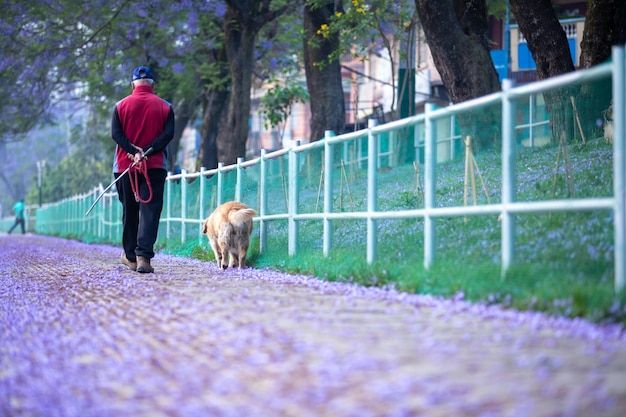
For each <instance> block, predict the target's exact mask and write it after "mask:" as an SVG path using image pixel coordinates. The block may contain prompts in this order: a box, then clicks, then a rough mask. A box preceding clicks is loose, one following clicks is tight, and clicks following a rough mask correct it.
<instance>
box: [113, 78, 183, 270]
mask: <svg viewBox="0 0 626 417" xmlns="http://www.w3.org/2000/svg"><path fill="white" fill-rule="evenodd" d="M154 82H155V81H154V77H153V75H152V71H151V70H150V68H148V67H138V68H136V69H135V71H134V72H133V75H132V81H131V86H132V89H133V91H132V93H131V94H130V95H129V96H127V97H125V98H123V99H122V100H120V101H119V102H118V103H117V104H116V105H115V110H114V111H113V120H112V122H111V134H112V137H113V140H114V141H115V143H116V144H117V146H116V150H115V161H114V164H113V174H114V176H115V178H117V177H118V176H119V175H120V174H121V173H122V172H124V171H125V170H126V169H127V168H128V167H130V166H131V165H132V164H135V166H134V167H133V168H131V169H130V171H129V173H128V175H125V176H124V177H123V178H122V179H120V181H119V182H118V183H117V192H118V197H119V200H120V201H121V202H122V206H123V214H122V225H123V231H122V246H123V248H124V250H123V252H122V255H121V259H122V263H123V264H124V265H126V266H127V267H129V268H130V269H132V270H133V271H137V272H144V273H146V272H154V268H153V267H152V266H151V265H150V260H151V259H152V258H153V257H154V244H155V242H156V239H157V234H158V229H159V221H160V219H161V210H162V208H163V192H164V189H165V178H166V177H167V168H166V166H167V145H168V143H169V142H170V141H171V140H172V138H173V137H174V110H173V108H172V105H171V104H170V103H169V102H167V101H166V100H164V99H162V98H160V97H159V96H157V95H156V94H155V93H154Z"/></svg>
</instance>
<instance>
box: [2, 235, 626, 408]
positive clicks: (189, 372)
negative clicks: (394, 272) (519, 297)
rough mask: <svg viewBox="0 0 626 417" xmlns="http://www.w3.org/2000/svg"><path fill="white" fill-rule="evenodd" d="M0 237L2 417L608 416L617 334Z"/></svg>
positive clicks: (57, 242)
mask: <svg viewBox="0 0 626 417" xmlns="http://www.w3.org/2000/svg"><path fill="white" fill-rule="evenodd" d="M120 253H121V250H120V249H119V248H115V247H111V246H106V245H87V244H82V243H79V242H74V241H67V240H62V239H57V238H51V237H43V236H34V235H26V236H14V235H11V236H7V235H3V236H0V328H1V329H2V331H1V332H0V414H2V415H27V416H31V415H34V416H39V415H46V416H119V415H133V416H195V415H198V416H209V415H210V416H322V415H326V416H360V417H362V416H487V415H489V416H533V417H536V416H590V415H593V416H623V415H626V384H624V382H623V378H624V375H626V338H625V336H624V335H623V333H621V330H620V329H619V328H616V327H603V326H597V325H593V324H590V323H587V322H584V321H580V320H566V319H559V318H550V317H547V316H544V315H541V314H536V313H519V312H515V311H504V310H501V309H499V308H497V307H487V306H484V305H478V304H469V303H466V302H464V301H454V300H441V299H437V298H432V297H426V296H416V295H408V294H402V293H398V292H396V291H393V290H381V289H366V288H361V287H357V286H353V285H347V284H338V283H329V282H324V281H320V280H317V279H314V278H311V277H306V276H294V275H287V274H282V273H277V272H275V271H269V270H255V269H246V270H243V271H238V270H227V271H221V270H218V269H217V267H216V266H215V265H214V264H213V263H206V262H200V261H196V260H190V259H184V258H176V257H171V256H165V255H157V257H156V258H155V259H154V260H153V265H154V267H155V269H156V273H155V274H138V273H135V272H132V271H130V270H128V269H125V268H124V267H123V266H122V265H121V263H120V262H119V255H120Z"/></svg>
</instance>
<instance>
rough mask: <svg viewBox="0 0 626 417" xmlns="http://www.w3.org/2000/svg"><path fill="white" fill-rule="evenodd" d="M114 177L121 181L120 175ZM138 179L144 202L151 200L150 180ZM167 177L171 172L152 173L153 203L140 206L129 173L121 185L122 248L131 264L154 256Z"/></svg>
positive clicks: (118, 189)
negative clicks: (138, 257)
mask: <svg viewBox="0 0 626 417" xmlns="http://www.w3.org/2000/svg"><path fill="white" fill-rule="evenodd" d="M114 175H115V178H117V177H118V176H119V175H120V174H114ZM138 177H139V196H140V197H141V199H142V200H147V199H148V197H149V190H148V184H147V182H146V178H144V176H143V175H142V174H141V173H140V174H138ZM166 177H167V171H165V170H164V169H149V170H148V178H149V180H150V184H151V185H152V200H151V201H150V202H149V203H140V202H138V201H137V200H136V199H135V195H134V194H133V190H132V188H131V185H130V176H129V175H128V174H126V175H125V176H124V178H122V179H121V180H120V181H119V182H118V183H117V194H118V197H119V199H120V201H121V202H122V206H123V207H124V211H123V215H122V225H123V232H122V246H123V247H124V252H125V253H126V257H127V258H128V259H129V260H130V261H133V262H134V261H135V260H136V259H137V256H143V257H145V258H153V257H154V243H155V242H156V239H157V236H158V232H159V221H160V219H161V210H162V209H163V192H164V189H165V178H166Z"/></svg>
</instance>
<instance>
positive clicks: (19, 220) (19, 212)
mask: <svg viewBox="0 0 626 417" xmlns="http://www.w3.org/2000/svg"><path fill="white" fill-rule="evenodd" d="M13 211H14V212H15V223H13V226H11V228H10V229H9V234H11V232H12V231H13V229H15V228H16V227H17V225H18V224H19V225H20V226H22V234H25V233H26V228H25V227H24V224H25V223H26V222H25V221H24V199H23V198H20V201H18V202H17V203H15V205H14V206H13Z"/></svg>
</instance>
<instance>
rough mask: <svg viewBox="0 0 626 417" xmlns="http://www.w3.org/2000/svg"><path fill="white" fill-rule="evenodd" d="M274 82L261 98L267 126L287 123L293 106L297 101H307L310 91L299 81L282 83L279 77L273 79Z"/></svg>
mask: <svg viewBox="0 0 626 417" xmlns="http://www.w3.org/2000/svg"><path fill="white" fill-rule="evenodd" d="M270 83H271V84H274V86H273V87H271V88H270V89H269V90H267V92H266V94H265V95H264V96H263V98H262V99H261V106H262V110H261V111H260V114H261V115H263V118H264V119H265V127H266V128H269V127H277V126H280V125H281V124H282V123H285V122H286V121H287V119H288V118H289V115H290V114H291V106H292V105H293V104H295V103H307V102H308V101H309V92H308V91H307V89H306V88H304V87H303V86H302V85H301V84H299V83H297V82H290V81H288V80H287V81H285V83H284V85H281V84H280V83H279V81H278V80H277V79H272V80H271V81H270Z"/></svg>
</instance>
